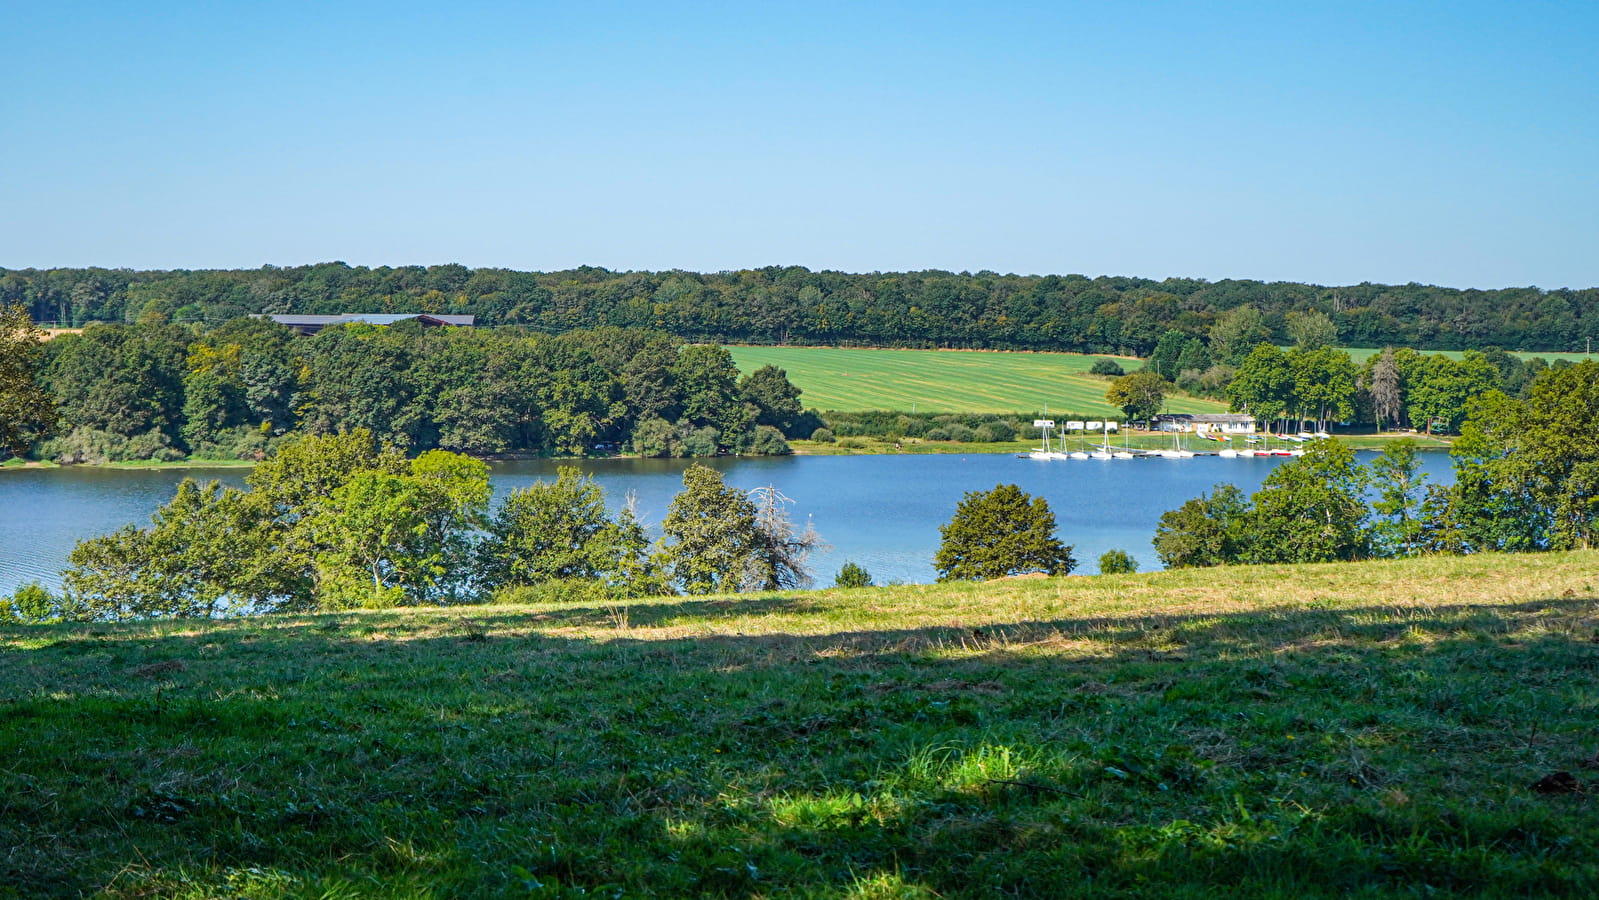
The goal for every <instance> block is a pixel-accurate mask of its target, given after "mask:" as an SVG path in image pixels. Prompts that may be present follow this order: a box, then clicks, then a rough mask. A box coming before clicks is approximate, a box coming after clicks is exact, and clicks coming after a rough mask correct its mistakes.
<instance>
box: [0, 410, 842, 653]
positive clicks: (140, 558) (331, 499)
mask: <svg viewBox="0 0 1599 900" xmlns="http://www.w3.org/2000/svg"><path fill="white" fill-rule="evenodd" d="M246 482H247V484H248V490H239V489H236V488H226V487H223V486H221V485H220V484H219V483H217V482H214V481H213V482H210V483H208V484H200V483H198V482H196V481H194V480H193V479H185V480H184V481H183V483H182V484H181V485H180V486H179V487H178V490H177V492H176V494H175V495H174V496H173V498H172V500H170V501H169V502H167V503H166V504H165V505H163V506H162V507H161V508H160V509H159V510H157V511H156V513H155V514H154V515H153V516H152V519H151V525H150V527H147V528H137V527H134V526H132V525H130V526H127V527H125V528H123V529H121V530H119V531H116V532H113V533H111V534H108V535H103V536H100V537H96V538H91V539H88V540H85V541H81V542H79V544H78V545H77V547H75V548H74V549H73V551H72V554H71V557H70V565H69V567H68V568H67V569H66V571H65V572H64V573H63V583H64V591H63V593H62V594H61V595H60V596H55V595H54V594H51V593H50V592H48V591H45V590H43V589H42V588H39V587H38V586H36V585H35V586H31V587H30V588H25V589H24V590H23V591H19V592H18V593H17V595H15V596H14V597H12V598H11V599H10V600H8V601H6V602H5V603H3V604H0V620H3V621H17V620H23V621H29V620H60V619H81V620H121V619H135V618H185V617H190V618H192V617H203V618H211V617H217V616H238V615H255V614H264V613H274V612H306V611H328V610H339V609H356V608H387V607H394V606H414V605H448V604H456V603H465V602H474V603H476V602H484V601H487V600H493V601H498V602H536V601H541V600H545V601H548V600H566V601H571V600H594V601H603V600H607V599H617V598H623V597H638V596H656V595H667V594H673V593H677V592H683V593H688V594H704V593H712V592H732V591H745V590H777V589H782V588H792V587H801V586H805V585H808V584H809V583H810V575H809V572H808V570H807V568H806V559H807V557H808V556H809V554H810V552H811V550H812V549H813V548H815V547H816V546H817V544H818V541H819V538H818V537H817V535H816V534H815V533H814V532H813V531H811V530H810V529H809V528H805V529H799V528H796V527H795V526H794V525H793V523H792V522H790V521H789V519H788V516H787V513H786V512H785V509H784V504H785V502H786V498H784V497H782V495H781V494H780V493H778V492H777V491H776V490H775V489H774V488H767V489H763V490H761V491H757V492H755V493H754V494H753V495H751V494H746V493H745V492H742V491H737V490H734V489H732V488H729V487H727V486H726V485H725V484H724V483H723V482H722V477H721V475H720V474H718V473H717V472H716V471H714V470H712V469H710V468H707V467H705V466H701V465H691V466H689V467H688V469H687V470H686V471H685V472H684V475H683V490H682V491H681V492H680V493H678V495H677V496H676V497H674V498H673V500H672V503H671V505H670V506H669V507H668V509H667V513H666V517H665V519H664V520H663V521H662V522H661V531H662V537H661V538H660V539H659V540H658V541H656V542H654V543H653V544H652V543H651V542H650V541H649V540H648V538H647V537H646V535H645V530H644V527H643V525H642V523H640V521H639V520H638V519H637V517H636V516H635V515H634V514H633V512H632V510H631V507H630V506H624V507H623V508H622V509H620V510H619V511H618V512H616V513H614V514H613V513H612V512H610V511H609V510H608V508H607V506H606V503H605V497H604V494H603V492H602V490H601V489H600V487H599V486H598V485H596V484H595V483H594V481H593V480H592V479H591V478H589V477H585V476H583V475H581V474H580V473H579V471H578V470H577V469H575V468H562V469H561V470H560V474H559V477H558V478H556V479H555V480H554V481H549V482H546V481H539V482H536V483H534V484H533V485H531V486H529V487H526V488H522V489H519V490H516V491H513V492H512V493H511V494H510V495H509V496H507V497H506V498H505V499H504V500H503V501H502V502H501V503H500V504H499V506H498V507H497V508H494V509H491V503H490V500H491V492H490V487H489V477H488V466H487V465H486V464H485V463H484V462H482V461H481V460H476V459H472V458H471V457H468V456H464V455H462V454H459V453H452V452H450V451H447V450H430V451H427V452H425V453H422V454H421V455H419V456H416V457H407V456H406V455H405V454H404V453H402V452H400V451H399V450H398V449H397V448H395V447H392V446H388V447H385V446H382V445H381V444H380V443H379V441H378V440H377V438H376V437H375V436H374V435H373V434H372V433H371V432H370V431H367V430H365V429H357V430H355V431H348V432H339V433H337V434H328V435H302V436H297V437H295V438H292V439H290V440H288V441H285V442H284V443H283V444H282V445H281V446H280V447H278V448H277V452H276V453H275V454H274V455H273V456H272V457H271V458H269V459H267V460H265V461H263V462H262V463H261V464H260V465H258V466H256V467H255V468H254V469H253V470H252V471H251V472H250V474H249V476H248V477H247V479H246Z"/></svg>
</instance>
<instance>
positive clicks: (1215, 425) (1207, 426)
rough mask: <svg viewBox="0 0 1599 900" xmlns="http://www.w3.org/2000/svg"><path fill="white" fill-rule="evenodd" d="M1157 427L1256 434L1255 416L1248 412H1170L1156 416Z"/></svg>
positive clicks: (1213, 432)
mask: <svg viewBox="0 0 1599 900" xmlns="http://www.w3.org/2000/svg"><path fill="white" fill-rule="evenodd" d="M1155 429H1156V430H1157V431H1184V432H1192V433H1194V434H1254V433H1255V417H1254V416H1251V415H1249V414H1248V413H1168V414H1164V415H1159V416H1156V417H1155Z"/></svg>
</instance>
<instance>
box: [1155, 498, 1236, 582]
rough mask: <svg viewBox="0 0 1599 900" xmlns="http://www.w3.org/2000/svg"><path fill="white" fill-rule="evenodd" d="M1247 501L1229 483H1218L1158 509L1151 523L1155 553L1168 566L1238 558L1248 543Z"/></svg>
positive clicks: (1217, 562) (1225, 562)
mask: <svg viewBox="0 0 1599 900" xmlns="http://www.w3.org/2000/svg"><path fill="white" fill-rule="evenodd" d="M1248 511H1249V502H1248V500H1246V499H1245V497H1244V494H1243V491H1240V490H1239V489H1238V488H1237V487H1236V486H1234V485H1231V484H1218V485H1216V486H1215V487H1214V488H1212V489H1211V492H1210V494H1209V495H1205V494H1201V495H1199V496H1198V497H1196V498H1194V499H1192V500H1189V501H1187V502H1185V503H1184V504H1183V505H1182V506H1180V507H1178V508H1177V509H1174V510H1170V511H1168V512H1165V513H1162V514H1161V517H1160V522H1159V524H1157V525H1156V526H1155V539H1154V544H1155V555H1156V556H1158V557H1160V561H1161V564H1162V565H1164V566H1166V567H1167V568H1171V569H1181V568H1193V567H1198V566H1220V565H1226V564H1228V563H1233V562H1238V561H1239V560H1240V559H1241V558H1242V557H1243V550H1244V548H1245V547H1246V546H1247V545H1248V542H1249V536H1248V530H1247V528H1248V524H1247V523H1248V516H1247V513H1248Z"/></svg>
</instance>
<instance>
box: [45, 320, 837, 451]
mask: <svg viewBox="0 0 1599 900" xmlns="http://www.w3.org/2000/svg"><path fill="white" fill-rule="evenodd" d="M41 350H42V352H39V353H38V357H39V358H38V360H37V381H38V384H39V387H40V388H41V389H42V390H43V391H44V392H45V393H46V394H47V396H48V398H49V399H50V400H52V401H53V404H54V417H55V422H54V423H53V424H54V428H53V429H42V431H50V430H53V431H54V433H55V434H56V435H57V436H56V437H54V438H52V439H50V440H47V441H45V442H44V443H43V444H41V445H40V446H39V454H40V455H41V456H42V457H44V458H49V459H55V460H58V461H61V462H64V463H83V462H104V461H108V460H110V461H115V460H129V459H158V460H172V459H181V458H183V457H184V456H186V455H190V454H194V455H199V456H202V457H207V458H237V459H262V458H265V457H266V456H268V455H269V454H270V452H271V450H272V449H273V447H274V445H275V444H276V443H278V442H279V441H280V440H282V439H283V438H284V437H286V436H288V435H290V434H295V433H309V434H334V433H338V432H341V431H354V430H358V429H365V430H366V431H369V432H370V433H371V434H373V435H374V436H376V438H377V439H378V440H379V441H381V442H382V443H383V444H384V445H385V446H390V447H393V448H395V449H397V450H400V451H403V452H404V453H406V454H408V455H416V454H419V453H422V452H425V451H429V450H436V449H439V450H450V451H455V452H459V453H465V454H469V455H472V456H480V457H482V456H494V455H497V454H527V453H538V454H549V455H559V456H581V455H585V454H587V453H590V452H593V451H595V450H596V449H598V450H601V451H605V450H611V449H615V445H624V446H628V447H629V449H631V450H633V451H634V452H636V453H640V454H642V455H644V456H715V455H717V454H719V453H740V454H762V455H771V454H782V453H787V452H789V451H788V446H787V443H786V442H785V441H784V437H785V435H794V436H803V437H809V436H810V435H811V433H812V432H813V431H814V430H815V429H816V428H818V427H820V425H821V424H822V423H821V420H820V419H817V418H816V417H815V416H814V415H811V414H807V413H805V412H804V411H803V410H802V409H801V407H800V402H799V394H800V392H799V390H798V389H797V388H795V387H794V386H793V385H792V384H790V383H789V381H788V379H787V378H786V377H785V375H784V373H783V371H782V370H781V369H777V368H775V367H771V366H765V367H762V368H761V369H757V370H755V371H754V372H751V373H748V374H746V375H743V376H742V377H741V376H740V373H739V371H738V369H737V368H736V367H735V366H734V364H733V360H732V357H731V355H730V354H729V353H728V352H727V351H726V350H725V349H723V348H721V347H716V346H711V345H685V344H683V343H682V342H681V341H679V340H677V339H675V338H672V337H670V336H668V335H665V334H662V333H660V332H652V331H644V330H639V329H622V328H599V329H589V330H582V331H571V332H567V333H565V334H560V335H548V334H542V333H539V332H534V331H529V330H526V329H520V328H501V329H477V328H426V327H424V326H422V325H420V324H418V323H417V322H414V321H411V322H402V323H400V324H397V325H393V326H376V325H364V324H361V325H346V326H340V327H334V328H326V329H324V330H322V331H321V332H320V333H318V334H316V335H314V336H312V337H295V336H293V335H292V334H291V333H290V332H289V330H288V329H287V328H285V327H283V326H282V325H278V324H276V323H274V322H272V321H270V320H265V319H253V318H239V319H233V320H231V321H228V322H225V323H223V324H222V325H219V326H217V327H216V328H211V329H204V328H201V327H199V326H195V325H178V324H174V323H170V322H160V321H145V322H140V323H135V324H132V325H104V324H93V325H90V326H88V327H86V328H85V329H84V330H83V332H82V333H81V334H66V335H62V336H60V337H58V338H56V339H54V340H52V341H49V342H48V343H46V344H44V345H43V347H42V348H41ZM22 443H27V442H26V441H24V442H22Z"/></svg>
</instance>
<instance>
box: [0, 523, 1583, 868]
mask: <svg viewBox="0 0 1599 900" xmlns="http://www.w3.org/2000/svg"><path fill="white" fill-rule="evenodd" d="M1596 641H1599V553H1593V552H1585V553H1568V554H1559V555H1548V556H1539V557H1504V556H1498V557H1494V556H1482V557H1469V558H1462V559H1437V560H1411V561H1400V562H1386V563H1371V564H1360V565H1344V566H1337V565H1329V566H1301V567H1262V568H1251V569H1219V570H1208V571H1185V572H1168V573H1157V574H1151V575H1133V576H1110V577H1097V578H1068V579H1019V580H1012V581H1004V582H996V583H990V584H981V585H956V586H906V587H897V588H882V589H864V590H856V591H837V590H834V591H817V592H810V593H779V594H768V595H760V596H751V597H741V598H721V597H713V598H691V599H683V598H675V599H662V600H653V601H641V602H635V603H628V604H618V605H615V606H570V607H554V606H542V607H516V608H511V607H474V608H454V609H436V610H414V611H395V612H372V613H348V614H336V615H318V616H285V617H273V618H265V619H256V620H248V621H231V622H169V623H150V624H127V625H92V626H85V625H71V626H51V627H36V628H26V629H11V630H7V631H3V632H0V691H3V693H0V699H3V702H0V759H3V760H4V761H5V764H4V766H3V767H0V885H3V886H4V887H0V894H4V893H5V892H7V891H9V892H10V895H12V896H18V897H52V896H53V897H78V896H85V895H91V894H92V895H96V896H103V897H112V898H124V897H125V898H133V897H183V898H200V897H219V896H229V897H258V898H265V897H316V898H356V897H456V896H474V897H475V896H483V897H597V896H598V897H620V896H661V897H684V896H713V897H715V896H719V897H858V898H866V897H878V898H885V897H946V898H952V897H994V896H1018V897H1148V896H1161V897H1196V898H1197V897H1233V896H1254V897H1268V896H1269V897H1347V896H1355V897H1389V896H1394V897H1450V896H1506V897H1511V896H1515V897H1530V896H1592V895H1593V894H1594V893H1595V891H1599V857H1596V856H1595V855H1594V853H1593V847H1594V846H1595V844H1596V841H1599V816H1596V815H1595V808H1594V806H1593V802H1594V801H1593V796H1592V794H1591V793H1548V794H1546V793H1539V792H1537V791H1534V790H1532V789H1531V787H1530V786H1531V785H1533V784H1534V783H1535V782H1537V781H1538V780H1539V779H1541V778H1543V777H1544V776H1546V775H1548V774H1550V773H1552V772H1556V771H1563V772H1570V773H1574V774H1575V776H1576V777H1577V779H1578V781H1579V783H1586V782H1592V781H1594V780H1595V779H1596V777H1599V776H1596V773H1595V772H1593V771H1591V770H1589V769H1585V768H1583V767H1584V766H1593V765H1596V764H1599V762H1596V761H1595V753H1596V751H1599V733H1596V731H1595V722H1596V721H1599V709H1596V707H1599V677H1596V675H1599V672H1596V670H1599V643H1596Z"/></svg>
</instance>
